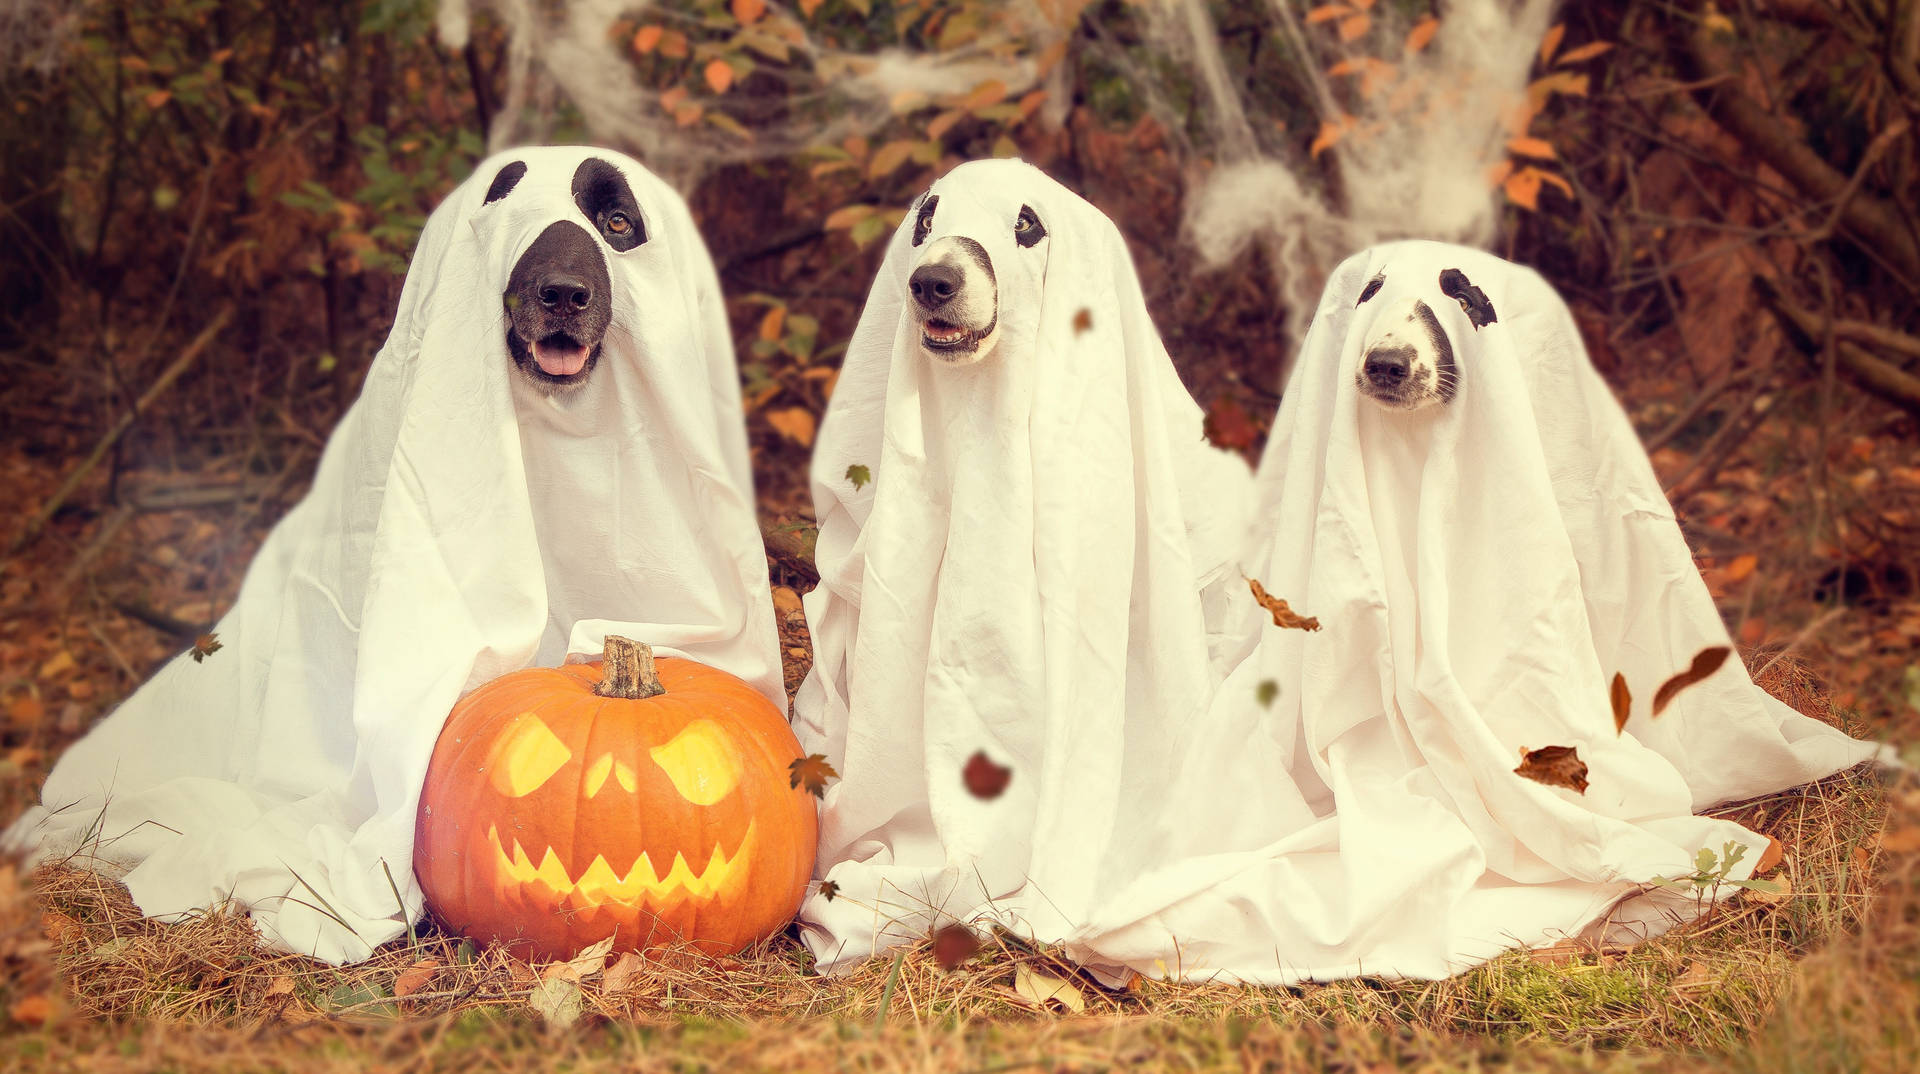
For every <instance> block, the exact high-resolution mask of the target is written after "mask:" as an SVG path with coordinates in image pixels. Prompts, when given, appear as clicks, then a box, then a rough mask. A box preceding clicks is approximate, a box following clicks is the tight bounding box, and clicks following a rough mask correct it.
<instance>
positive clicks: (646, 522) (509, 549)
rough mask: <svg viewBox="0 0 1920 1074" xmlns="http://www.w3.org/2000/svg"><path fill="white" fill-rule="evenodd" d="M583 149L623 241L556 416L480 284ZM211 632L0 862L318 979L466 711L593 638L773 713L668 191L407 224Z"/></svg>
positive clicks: (364, 947) (770, 663)
mask: <svg viewBox="0 0 1920 1074" xmlns="http://www.w3.org/2000/svg"><path fill="white" fill-rule="evenodd" d="M590 158H599V159H601V160H604V161H607V162H609V163H611V164H612V165H614V167H615V168H616V169H617V170H618V172H619V173H620V174H621V175H622V176H623V177H624V179H625V181H626V183H627V184H628V185H629V186H630V188H631V191H632V193H633V195H634V198H635V200H636V201H637V203H638V206H639V212H640V215H641V217H642V221H641V223H642V225H643V227H644V231H645V236H646V240H645V241H644V242H643V243H641V244H640V245H638V246H637V247H634V248H632V249H630V250H626V251H618V250H615V249H614V248H613V247H611V246H609V245H607V244H606V243H605V242H604V241H596V242H595V245H596V246H598V247H599V248H600V249H601V250H602V252H603V253H604V255H605V260H606V267H607V269H608V271H609V273H610V279H611V282H612V296H611V297H612V325H611V327H610V328H609V330H608V331H607V334H606V337H605V339H604V342H603V344H602V347H603V350H602V353H601V355H600V357H599V361H598V364H597V367H595V369H594V370H593V372H592V373H591V376H590V378H589V380H588V381H587V382H586V383H585V384H584V385H581V386H579V387H578V388H577V389H576V390H574V391H573V392H571V393H570V394H567V395H565V396H563V397H556V398H552V399H550V398H549V397H548V396H547V395H545V394H544V393H542V392H541V391H540V390H538V389H537V388H535V387H534V386H533V385H532V383H531V382H530V381H529V380H528V378H526V377H524V376H522V375H520V374H519V373H517V372H515V371H513V370H512V368H511V367H510V365H509V359H508V351H507V347H506V344H505V332H506V328H507V320H506V318H505V315H504V314H503V310H502V293H503V291H504V290H505V289H506V286H507V280H508V275H509V273H510V271H511V270H512V268H513V266H514V265H515V263H516V261H517V259H518V258H519V256H520V254H521V253H522V252H523V251H525V250H526V249H527V248H528V247H529V246H530V245H531V244H532V243H533V242H534V240H535V237H536V236H538V235H540V234H541V233H542V231H543V230H545V229H546V228H547V227H548V226H549V225H550V224H552V223H553V222H555V221H559V220H571V221H574V222H576V223H580V224H582V226H583V227H585V228H586V230H587V232H588V233H589V234H595V233H596V231H595V229H596V226H597V225H596V224H595V223H594V222H593V221H591V220H588V219H587V218H586V217H585V216H584V215H583V211H582V209H581V207H580V206H579V205H578V204H576V201H575V198H574V192H573V189H572V188H573V184H574V181H575V174H576V169H578V168H580V166H581V165H582V164H583V163H584V162H586V161H588V160H589V159H590ZM514 161H519V162H522V163H524V164H525V165H526V171H525V173H524V175H523V176H522V177H521V178H520V179H519V181H518V182H517V183H515V184H511V190H509V191H508V192H507V193H506V194H505V196H503V197H499V198H497V199H496V200H494V201H492V202H490V203H488V202H487V201H486V198H487V195H488V193H489V187H490V185H492V184H493V182H494V180H495V178H496V176H498V175H500V174H501V172H502V169H503V168H504V167H505V166H506V165H508V164H509V163H511V162H514ZM216 630H217V631H218V633H219V637H220V641H221V643H222V644H223V646H224V647H223V648H222V649H220V650H219V651H218V652H215V653H214V654H213V655H212V656H209V657H208V658H207V659H206V660H205V661H204V662H203V663H196V662H194V661H192V660H189V659H188V658H187V657H186V656H185V655H182V656H181V657H179V658H176V659H175V660H174V661H172V662H171V663H170V664H168V665H167V666H166V667H165V668H164V669H162V670H161V671H160V672H159V673H158V674H157V675H156V676H155V677H154V678H153V680H152V681H150V682H149V683H147V684H146V685H145V686H143V687H142V688H141V689H140V690H139V691H138V692H137V693H135V694H134V695H133V696H132V697H131V698H129V699H128V700H127V701H126V702H125V703H124V704H122V705H121V706H120V707H119V708H118V709H117V710H116V711H115V712H113V713H112V714H111V715H110V716H109V717H108V718H107V719H106V720H105V721H104V722H102V723H101V724H100V725H99V726H98V727H96V728H95V729H94V730H93V731H92V732H91V733H89V734H88V735H87V737H86V738H84V739H83V740H81V741H80V742H79V743H77V744H75V745H74V746H73V747H72V749H70V750H69V751H68V752H67V753H66V755H65V756H63V757H62V758H61V760H60V762H59V764H58V765H56V766H55V768H54V770H53V772H52V774H51V775H50V776H49V777H48V780H47V784H46V787H45V789H44V791H43V793H42V802H43V805H42V806H41V807H37V808H35V809H33V810H31V811H29V812H28V813H27V814H26V815H25V816H23V817H22V818H21V819H20V820H19V821H18V822H17V823H16V824H15V825H14V826H13V827H12V828H11V829H10V830H9V832H8V833H7V842H8V843H10V844H12V845H14V846H21V847H28V848H35V847H37V848H38V856H39V857H42V858H45V857H48V856H55V855H61V854H66V853H69V852H72V851H74V850H75V849H76V848H78V849H80V850H81V852H82V855H83V857H82V859H81V860H82V861H85V860H87V859H86V857H85V855H89V854H93V855H97V857H98V859H100V860H101V861H103V862H105V863H110V864H113V865H117V866H119V867H124V868H129V869H130V871H128V872H127V873H126V874H125V877H124V879H125V881H126V884H127V886H128V888H129V889H130V891H131V892H132V894H133V898H134V901H135V902H136V903H137V904H138V905H139V907H140V909H141V910H142V911H143V912H145V913H147V914H149V915H154V916H168V915H174V914H181V913H187V912H191V911H195V910H197V909H200V908H204V907H208V906H212V905H216V904H219V903H221V902H224V901H226V900H228V899H231V900H233V901H234V902H235V903H236V904H238V905H241V906H244V907H246V908H248V910H249V911H250V912H251V914H252V917H253V920H254V923H255V924H256V926H257V927H258V928H259V930H260V932H261V934H262V935H263V937H264V938H265V939H267V940H268V941H269V942H271V943H274V944H277V945H279V946H282V947H285V948H288V949H290V950H293V951H297V952H301V953H305V954H311V955H314V956H316V957H318V958H320V959H323V960H326V961H328V962H334V963H339V962H350V961H354V960H357V959H361V958H365V957H366V956H367V955H369V954H370V953H371V951H372V949H373V948H374V947H375V946H377V945H379V944H380V943H382V942H384V941H386V940H389V939H391V938H393V937H395V936H398V935H401V934H403V933H404V932H405V930H406V924H407V922H408V921H410V920H412V919H414V918H416V917H418V916H419V914H420V912H421V895H420V889H419V887H418V885H417V884H416V883H415V882H414V877H413V871H412V868H411V862H412V860H413V857H412V847H413V833H414V819H415V809H416V804H417V802H418V799H419V794H420V786H421V782H422V779H423V778H424V776H425V773H426V769H427V761H428V758H429V756H430V755H431V753H432V750H433V744H434V740H435V737H436V736H437V735H438V734H439V731H440V726H441V723H442V721H443V720H444V719H445V717H446V715H447V713H448V711H449V710H450V709H451V708H452V707H453V704H454V702H455V700H456V699H458V698H459V697H460V696H461V695H462V694H464V693H465V692H466V691H468V690H471V689H472V688H474V687H476V686H478V685H480V684H481V683H484V682H486V681H488V680H490V679H493V678H495V677H496V676H499V675H501V674H504V673H506V672H509V671H514V670H516V669H519V668H523V667H527V666H531V665H551V664H558V663H560V662H561V660H562V659H563V658H564V657H565V656H567V655H568V654H570V653H571V654H588V655H592V654H597V653H598V652H599V651H600V649H601V645H602V639H603V638H604V636H605V635H606V634H607V633H609V632H611V633H618V634H622V635H626V636H630V637H633V638H636V639H639V640H642V641H646V642H649V643H651V644H652V645H653V646H654V647H655V648H656V650H657V651H659V652H661V653H663V654H667V655H682V656H687V657H690V658H692V659H695V660H699V661H702V662H704V663H707V664H711V665H714V666H717V667H720V668H723V669H725V670H727V671H730V672H732V673H734V674H736V675H738V676H740V677H741V678H743V679H746V680H747V681H748V682H750V683H752V684H753V685H754V686H756V687H757V688H758V689H759V690H760V691H761V692H762V693H764V694H766V696H767V697H768V698H769V699H770V700H772V701H774V702H775V703H781V702H784V700H785V694H784V692H783V690H782V687H781V672H780V663H779V655H778V641H777V637H776V634H775V631H774V627H773V610H772V603H771V597H770V594H769V590H768V585H767V570H766V561H765V559H764V549H763V547H762V544H761V539H760V533H759V529H758V526H757V523H756V521H755V515H754V501H753V491H752V478H751V474H750V471H749V469H748V460H747V445H746V434H745V429H744V425H743V422H742V414H741V406H740V390H739V381H738V376H737V373H736V368H735V364H734V354H733V346H732V340H731V336H730V334H729V331H728V326H727V321H726V312H725V308H724V306H723V305H722V301H721V296H720V289H719V283H718V280H717V278H716V276H715V273H714V269H713V264H712V261H711V260H710V258H709V256H708V254H707V251H706V247H705V245H704V244H703V243H702V242H701V240H700V237H699V235H698V233H697V232H696V231H695V228H694V224H693V220H692V218H691V216H690V215H689V213H688V212H687V208H686V205H685V203H684V202H683V201H682V200H681V198H680V197H679V195H678V194H676V193H675V192H674V191H673V190H672V189H671V188H670V187H668V186H667V185H666V184H664V183H663V182H661V181H660V180H659V179H657V178H656V177H654V176H653V175H652V174H651V173H649V172H647V171H646V170H645V169H644V168H642V167H641V166H640V165H639V164H638V163H637V162H635V161H633V160H632V159H630V158H627V157H625V156H622V155H620V154H618V153H612V152H608V151H604V150H596V149H580V148H566V147H551V148H527V149H519V150H514V151H511V152H508V153H504V154H501V155H498V156H495V157H493V158H492V159H490V160H487V161H485V162H483V163H481V164H480V166H479V168H478V169H477V170H476V171H475V172H474V175H473V177H472V178H471V179H469V180H467V181H466V182H465V183H463V184H462V185H461V186H460V187H459V189H457V190H455V191H454V192H453V193H452V195H450V196H449V197H448V198H447V200H446V201H445V202H444V203H443V204H442V205H441V206H440V207H439V208H438V209H436V210H435V211H434V213H433V215H432V217H431V218H430V219H429V221H428V222H427V226H426V230H425V232H424V233H423V234H422V236H421V239H420V244H419V248H418V249H417V250H416V252H415V255H414V259H413V263H412V266H411V268H410V269H409V271H408V273H407V280H406V284H405V288H404V290H403V291H402V294H401V299H400V306H399V310H398V312H397V314H396V316H395V320H394V326H393V331H392V334H391V335H390V336H389V337H388V339H387V342H386V345H385V346H384V347H383V348H382V349H381V351H380V353H379V355H378V356H377V357H376V358H375V359H374V362H373V365H372V368H371V369H370V371H369V373H368V375H367V382H366V386H365V388H364V389H363V390H362V392H361V394H360V397H359V399H358V400H357V401H356V402H355V403H354V405H353V407H352V409H351V410H349V411H348V413H347V415H346V417H345V418H344V419H343V420H342V421H341V423H340V426H339V427H338V428H337V429H335V431H334V433H333V436H332V437H331V438H330V440H329V441H328V444H327V448H326V451H325V453H324V454H323V456H322V458H321V462H320V466H319V470H318V472H317V474H316V475H315V477H314V482H313V488H312V490H311V491H310V492H309V493H308V495H307V496H306V498H305V499H303V500H302V501H301V502H300V504H299V505H297V506H296V507H295V508H294V509H293V510H292V511H291V512H289V513H288V515H287V517H286V518H285V519H283V520H282V521H281V522H280V523H279V525H277V526H276V527H275V528H274V530H273V532H272V533H271V534H270V535H269V536H268V538H267V540H266V542H265V544H264V545H263V546H262V547H261V549H260V551H259V553H258V555H257V556H256V557H255V558H254V561H253V563H252V564H251V566H250V567H249V568H248V571H247V575H246V578H245V580H244V582H243V584H242V586H241V590H240V595H239V598H238V600H237V601H236V603H235V605H234V607H233V609H232V610H231V611H229V612H228V613H227V614H226V615H225V616H224V617H223V618H222V619H221V621H220V623H219V625H218V626H217V628H216ZM82 844H84V845H82ZM296 874H297V878H296ZM396 889H397V891H398V896H399V899H400V900H401V902H402V903H404V908H402V906H400V905H396V901H395V893H396ZM323 908H324V909H323ZM336 916H337V917H338V918H340V919H341V920H342V922H344V924H345V925H346V926H348V927H345V928H343V927H342V926H341V923H339V922H336V921H334V920H333V918H334V917H336Z"/></svg>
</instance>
